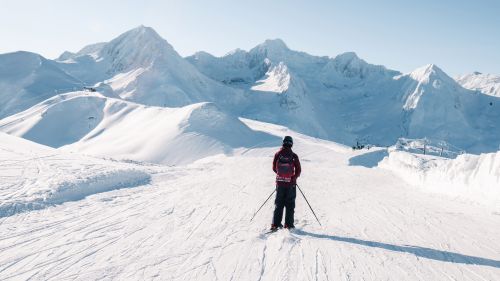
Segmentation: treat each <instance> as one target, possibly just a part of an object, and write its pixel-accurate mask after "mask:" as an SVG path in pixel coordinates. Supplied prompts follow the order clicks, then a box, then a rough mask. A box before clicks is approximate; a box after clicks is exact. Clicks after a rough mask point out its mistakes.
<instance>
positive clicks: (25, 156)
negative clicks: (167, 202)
mask: <svg viewBox="0 0 500 281" xmlns="http://www.w3.org/2000/svg"><path fill="white" fill-rule="evenodd" d="M0 177H1V178H2V181H1V184H0V217H6V216H11V215H14V214H16V213H20V212H26V211H31V210H38V209H43V208H47V207H50V206H54V205H57V204H62V203H64V202H68V201H77V200H81V199H83V198H85V197H86V196H88V195H91V194H95V193H100V192H105V191H109V190H114V189H119V188H124V187H133V186H138V185H144V184H147V183H148V182H149V180H150V175H149V173H146V172H145V171H142V170H141V169H137V167H133V166H132V165H128V164H121V163H113V162H107V161H103V160H99V159H93V158H90V157H82V156H78V155H76V154H68V153H63V152H61V151H58V150H55V149H53V148H49V147H46V146H42V145H39V144H36V143H32V142H30V141H27V140H24V139H21V138H17V137H13V136H9V135H7V134H4V133H0Z"/></svg>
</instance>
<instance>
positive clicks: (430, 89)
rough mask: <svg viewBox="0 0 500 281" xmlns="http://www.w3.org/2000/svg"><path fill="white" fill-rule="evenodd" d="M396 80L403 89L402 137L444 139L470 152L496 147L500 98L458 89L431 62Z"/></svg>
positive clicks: (497, 143) (489, 149) (491, 149)
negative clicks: (403, 135) (403, 130)
mask: <svg viewBox="0 0 500 281" xmlns="http://www.w3.org/2000/svg"><path fill="white" fill-rule="evenodd" d="M397 79H398V80H400V81H401V82H402V83H403V85H404V89H405V90H404V91H405V95H404V97H403V98H404V102H405V103H404V106H403V109H404V111H405V115H404V118H405V119H404V129H405V131H406V132H405V133H406V134H405V135H406V136H408V137H410V138H420V137H422V136H426V137H431V138H433V139H439V140H445V141H446V142H450V143H453V144H454V145H456V146H458V147H461V148H463V149H464V150H466V151H469V152H472V153H478V152H481V151H489V152H491V151H496V150H497V149H498V145H499V144H500V139H499V134H498V129H497V126H498V124H500V123H499V122H500V111H498V108H497V107H498V106H499V103H500V99H498V98H496V97H491V96H487V95H482V94H478V93H476V92H474V91H470V90H466V89H464V88H462V87H461V86H460V85H459V84H457V83H456V82H455V81H454V80H453V79H452V78H451V77H449V76H448V75H446V73H444V72H443V71H442V70H441V69H440V68H439V67H437V66H435V65H427V66H424V67H421V68H419V69H417V70H415V71H413V72H411V73H409V74H406V75H403V76H399V77H397Z"/></svg>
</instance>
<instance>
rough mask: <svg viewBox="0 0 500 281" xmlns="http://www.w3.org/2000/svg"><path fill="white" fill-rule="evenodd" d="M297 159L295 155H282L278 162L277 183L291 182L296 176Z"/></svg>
mask: <svg viewBox="0 0 500 281" xmlns="http://www.w3.org/2000/svg"><path fill="white" fill-rule="evenodd" d="M294 162H295V159H294V158H293V154H290V155H288V156H286V155H283V154H280V155H279V156H278V161H276V181H280V182H291V181H292V177H293V175H294V174H295V166H294Z"/></svg>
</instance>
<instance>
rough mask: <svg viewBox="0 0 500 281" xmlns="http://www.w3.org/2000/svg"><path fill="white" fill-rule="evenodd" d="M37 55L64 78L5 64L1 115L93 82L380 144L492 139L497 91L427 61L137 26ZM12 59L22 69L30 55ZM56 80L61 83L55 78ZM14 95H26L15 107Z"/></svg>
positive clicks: (468, 145)
mask: <svg viewBox="0 0 500 281" xmlns="http://www.w3.org/2000/svg"><path fill="white" fill-rule="evenodd" d="M8 55H9V54H8ZM10 55H11V54H10ZM3 56H6V55H3ZM34 56H36V55H34ZM14 63H17V62H15V61H14V60H9V61H7V62H5V63H3V64H2V67H3V69H11V68H12V67H13V66H12V64H14ZM17 64H18V63H17ZM44 64H46V65H48V66H50V69H51V71H52V72H53V73H56V74H57V75H59V76H61V77H62V78H58V79H51V78H50V77H46V76H40V77H43V79H39V80H37V81H38V82H37V83H35V84H34V86H32V85H31V84H29V83H24V82H23V83H21V82H16V81H17V80H14V79H12V78H11V77H10V76H9V75H11V73H10V72H9V71H7V70H5V71H3V72H1V73H0V81H4V82H3V83H2V84H0V85H1V86H2V89H6V90H3V91H1V92H0V95H1V98H2V100H3V101H5V103H3V104H1V105H0V109H1V110H2V112H6V113H5V114H4V115H3V116H4V117H5V116H7V115H11V114H13V113H17V112H19V111H22V110H25V109H27V107H29V106H32V105H34V104H36V103H38V102H41V101H43V100H44V99H46V98H49V97H51V96H53V95H55V94H58V93H60V92H57V93H56V92H55V90H57V89H59V88H64V87H66V86H69V87H71V86H77V87H79V88H81V87H82V86H83V85H86V86H90V85H94V87H95V88H97V90H98V91H99V92H100V93H101V94H103V95H105V96H107V97H110V98H115V99H120V100H122V101H123V100H125V101H131V102H134V103H137V104H142V105H149V106H161V107H185V106H189V105H192V104H196V103H202V102H211V103H213V106H214V107H216V108H217V110H219V111H220V112H221V113H223V114H227V115H228V116H236V117H244V118H250V119H255V120H261V121H266V122H270V123H274V124H280V125H283V126H286V127H288V128H291V129H294V130H296V131H298V132H301V133H304V134H307V135H310V136H315V137H321V138H324V139H329V140H334V141H337V142H340V143H344V144H347V145H354V144H356V142H358V141H359V142H362V143H370V144H376V145H381V146H388V145H392V144H394V143H395V142H396V141H397V139H398V138H400V137H407V138H429V139H435V140H442V141H445V142H447V143H451V144H454V145H456V146H458V147H460V148H461V149H463V150H466V151H470V152H490V151H495V150H497V149H498V145H499V143H500V135H499V134H497V133H496V132H497V131H499V128H498V126H500V125H499V124H500V114H499V113H498V112H500V111H499V110H498V106H500V97H495V96H491V95H484V94H480V93H479V92H477V91H474V90H466V89H464V88H463V87H462V86H461V85H459V84H458V83H457V82H456V81H455V80H453V79H451V78H450V77H449V76H448V75H447V74H446V73H445V72H444V71H443V70H441V69H440V68H439V67H437V66H435V65H427V66H424V67H421V68H419V69H416V70H415V71H413V72H411V73H407V74H402V73H400V72H398V71H394V70H390V69H387V68H385V67H384V66H380V65H372V64H369V63H367V62H366V61H364V60H363V59H361V58H359V57H358V56H357V55H356V54H355V53H353V52H347V53H343V54H340V55H338V56H336V57H334V58H330V57H325V56H322V57H321V56H313V55H309V54H307V53H304V52H299V51H294V50H291V49H290V48H288V46H287V45H286V44H285V43H284V42H283V41H282V40H280V39H274V40H266V41H265V42H263V43H262V44H259V45H258V46H256V47H254V48H252V49H251V50H249V51H244V50H239V49H237V50H235V51H232V52H230V53H228V54H227V55H225V56H222V57H215V56H212V55H210V54H208V53H206V52H198V53H196V54H194V55H193V56H189V57H187V58H182V57H181V56H179V54H178V53H177V52H176V51H175V50H174V49H173V47H172V46H171V45H170V44H169V43H168V42H167V41H165V40H164V39H163V38H161V37H160V36H159V35H158V34H157V33H156V32H155V31H154V30H153V29H152V28H149V27H144V26H140V27H137V28H135V29H132V30H130V31H128V32H125V33H124V34H122V35H120V36H118V37H117V38H115V39H113V40H111V41H109V42H104V43H96V44H92V45H89V46H86V47H84V48H83V49H82V50H80V51H78V52H76V53H71V52H65V53H63V54H62V55H61V56H60V57H59V58H58V59H57V60H56V61H50V60H44ZM18 66H19V67H22V68H27V69H30V68H29V67H30V66H29V64H28V63H22V64H18ZM57 75H55V74H54V75H53V76H57ZM476 76H477V75H476ZM19 77H21V78H22V79H27V78H26V77H28V76H27V75H19ZM21 78H19V79H21ZM22 79H21V80H22ZM19 81H20V80H19ZM22 81H24V80H22ZM55 81H65V82H68V83H66V84H69V85H66V84H64V85H61V86H60V85H57V84H56V85H53V84H52V83H56V82H55ZM80 81H81V82H80ZM44 87H46V88H47V89H49V90H50V91H48V92H50V93H51V94H47V96H43V98H42V96H40V95H37V99H34V100H29V99H24V98H20V99H19V100H16V99H14V98H12V96H13V94H9V93H15V96H19V97H22V96H23V95H22V94H21V93H23V92H24V91H26V89H32V88H33V89H37V90H38V89H43V88H44ZM54 88H57V89H54ZM73 88H75V87H73ZM12 89H14V90H12ZM28 100H29V101H30V102H27V101H28ZM22 102H26V104H22V106H20V105H19V104H21V103H22ZM89 110H90V108H89ZM75 112H80V111H78V110H75ZM84 115H85V114H84ZM87 115H89V116H90V115H93V113H92V114H87ZM68 119H71V118H68ZM4 128H5V127H4ZM78 137H83V136H81V135H78V134H77V135H75V136H72V138H70V139H71V140H73V141H74V142H77V141H79V140H80V139H79V138H78ZM63 144H64V145H66V144H69V142H67V141H64V142H63ZM54 145H55V146H60V144H58V143H55V144H54Z"/></svg>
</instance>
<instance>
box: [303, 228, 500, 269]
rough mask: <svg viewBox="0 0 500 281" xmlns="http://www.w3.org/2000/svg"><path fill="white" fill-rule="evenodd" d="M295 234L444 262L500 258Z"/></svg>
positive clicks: (489, 261)
mask: <svg viewBox="0 0 500 281" xmlns="http://www.w3.org/2000/svg"><path fill="white" fill-rule="evenodd" d="M295 234H297V235H303V236H310V237H314V238H320V239H328V240H332V241H339V242H345V243H350V244H357V245H362V246H366V247H372V248H380V249H385V250H389V251H394V252H402V253H410V254H414V255H415V256H417V257H422V258H426V259H431V260H436V261H445V262H452V263H461V264H474V265H484V266H491V267H496V268H500V260H493V259H487V258H481V257H475V256H468V255H463V254H459V253H454V252H448V251H442V250H436V249H430V248H425V247H419V246H411V245H404V246H399V245H392V244H387V243H382V242H374V241H368V240H362V239H357V238H349V237H341V236H334V235H325V234H316V233H311V232H307V231H303V230H299V229H297V230H296V231H295Z"/></svg>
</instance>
